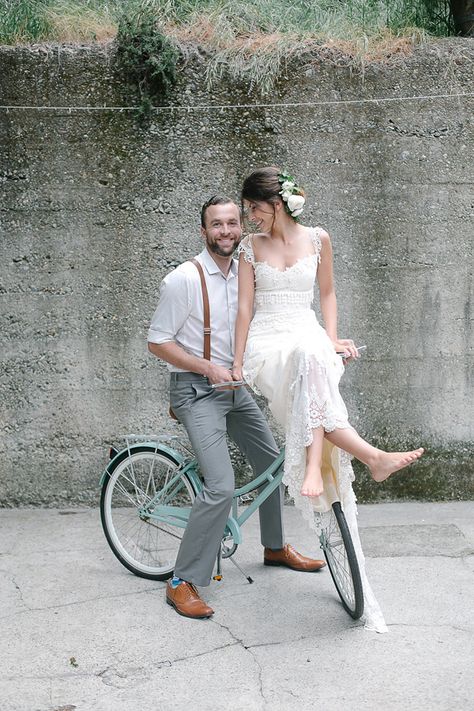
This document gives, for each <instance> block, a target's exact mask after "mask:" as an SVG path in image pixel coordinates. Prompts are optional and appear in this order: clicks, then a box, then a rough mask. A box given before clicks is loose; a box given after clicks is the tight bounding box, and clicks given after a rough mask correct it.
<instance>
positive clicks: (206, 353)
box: [189, 259, 211, 360]
mask: <svg viewBox="0 0 474 711" xmlns="http://www.w3.org/2000/svg"><path fill="white" fill-rule="evenodd" d="M189 261H190V262H192V263H193V264H194V266H195V267H196V268H197V270H198V272H199V277H200V279H201V289H202V309H203V313H204V350H203V357H204V358H205V359H206V360H211V312H210V310H209V294H208V293H207V286H206V280H205V278H204V271H203V269H202V267H201V265H200V263H199V262H198V260H197V259H190V260H189Z"/></svg>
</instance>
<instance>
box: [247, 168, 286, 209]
mask: <svg viewBox="0 0 474 711" xmlns="http://www.w3.org/2000/svg"><path fill="white" fill-rule="evenodd" d="M280 174H281V170H280V169H279V168H277V167H275V166H274V165H272V166H269V167H267V168H258V169H257V170H254V171H253V172H252V173H250V175H248V176H247V177H246V178H245V180H244V184H243V186H242V196H241V197H242V202H243V201H244V200H249V201H254V202H273V203H276V202H278V200H281V195H280V190H281V185H280V181H279V180H278V176H279V175H280Z"/></svg>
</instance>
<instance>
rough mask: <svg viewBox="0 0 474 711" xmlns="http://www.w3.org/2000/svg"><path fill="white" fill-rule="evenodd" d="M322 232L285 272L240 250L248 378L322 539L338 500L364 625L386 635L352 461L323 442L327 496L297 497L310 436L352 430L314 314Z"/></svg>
mask: <svg viewBox="0 0 474 711" xmlns="http://www.w3.org/2000/svg"><path fill="white" fill-rule="evenodd" d="M320 232H321V230H320V228H313V229H311V241H312V244H313V247H314V254H309V255H308V256H306V257H303V258H301V259H299V260H298V261H297V262H296V263H295V264H294V265H292V266H291V267H288V268H286V269H285V270H280V269H277V268H276V267H272V266H271V265H269V264H267V263H266V262H257V261H256V260H255V256H254V252H253V246H252V238H251V236H248V237H246V238H245V239H244V240H242V242H241V244H240V247H239V252H241V253H242V254H243V257H244V259H245V261H246V262H250V263H251V264H252V266H253V268H254V271H255V314H254V317H253V320H252V322H251V324H250V329H249V334H248V340H247V346H246V350H245V356H244V367H243V373H244V378H245V380H246V381H247V382H248V383H249V385H250V386H251V387H252V388H253V389H254V390H255V392H256V393H258V394H262V395H263V396H264V397H265V398H266V399H267V400H268V404H269V407H270V410H271V412H272V414H273V415H274V417H275V419H276V421H277V422H278V423H279V424H280V425H281V426H282V427H283V428H284V430H285V435H286V455H285V469H284V478H283V481H284V483H285V484H286V486H287V487H288V490H289V493H290V495H291V497H292V498H293V499H294V502H295V505H296V506H297V507H298V508H299V509H300V510H301V512H302V514H303V516H304V517H305V519H307V521H308V522H309V524H310V526H311V527H312V528H313V529H314V530H315V531H316V532H317V533H319V531H320V528H321V525H324V518H325V515H327V512H328V511H330V509H331V504H332V501H334V500H335V499H339V500H340V501H341V506H342V508H343V511H344V513H345V516H346V519H347V523H348V526H349V529H350V532H351V536H352V540H353V542H354V547H355V549H356V554H357V558H358V561H359V567H360V569H361V577H362V584H363V588H364V603H365V606H364V618H363V619H364V622H365V626H366V628H367V629H372V630H376V631H377V632H386V631H387V627H386V625H385V621H384V618H383V615H382V612H381V610H380V607H379V605H378V603H377V601H376V599H375V597H374V595H373V593H372V590H371V588H370V585H369V583H368V580H367V576H366V574H365V561H364V555H363V552H362V548H361V545H360V540H359V533H358V529H357V518H356V516H357V507H356V499H355V495H354V491H353V489H352V484H351V482H352V481H353V480H354V473H353V470H352V466H351V463H350V457H349V456H348V455H347V454H346V453H345V452H343V451H341V450H340V449H338V448H337V447H335V446H333V445H332V444H330V443H329V442H328V441H327V440H326V439H325V440H324V448H323V467H322V474H323V481H324V493H323V494H322V495H321V496H319V497H311V498H310V497H307V496H301V494H300V489H301V484H302V481H303V475H304V471H305V461H306V451H305V447H307V446H308V445H309V444H311V441H312V430H313V429H315V428H317V427H323V428H324V430H325V431H326V432H332V431H333V430H335V429H336V428H346V427H350V426H351V425H350V424H349V421H348V415H347V409H346V406H345V404H344V401H343V400H342V397H341V395H340V393H339V388H338V384H339V380H340V378H341V376H342V374H343V372H344V365H343V363H342V359H341V357H340V356H339V355H337V353H336V352H335V350H334V347H333V345H332V343H331V341H330V339H329V337H328V335H327V333H326V331H325V330H324V328H323V327H322V326H321V325H320V324H319V323H318V321H317V319H316V315H315V313H314V311H313V310H312V308H311V304H312V302H313V297H314V284H315V279H316V272H317V268H318V265H319V262H320V251H321V238H320Z"/></svg>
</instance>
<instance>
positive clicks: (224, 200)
mask: <svg viewBox="0 0 474 711" xmlns="http://www.w3.org/2000/svg"><path fill="white" fill-rule="evenodd" d="M229 202H231V203H233V204H234V205H235V206H236V207H237V208H238V207H239V206H238V205H237V203H236V202H235V200H232V198H230V197H227V196H226V195H213V196H212V197H211V198H209V200H208V201H207V202H205V203H204V205H203V206H202V207H201V227H205V226H206V212H207V208H208V207H211V205H227V204H228V203H229ZM239 214H240V210H239Z"/></svg>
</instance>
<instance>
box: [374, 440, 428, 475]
mask: <svg viewBox="0 0 474 711" xmlns="http://www.w3.org/2000/svg"><path fill="white" fill-rule="evenodd" d="M424 451H425V450H424V449H423V447H420V449H414V450H413V451H412V452H380V453H379V454H377V455H376V456H375V457H374V460H373V463H372V462H371V463H370V464H369V465H368V467H369V470H370V473H371V475H372V479H375V481H378V482H380V481H385V479H388V477H389V476H390V475H391V474H394V473H395V472H398V471H399V470H400V469H403V468H404V467H407V466H408V465H409V464H412V463H413V462H415V461H416V460H417V459H419V458H420V457H421V455H422V454H423V452H424Z"/></svg>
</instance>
